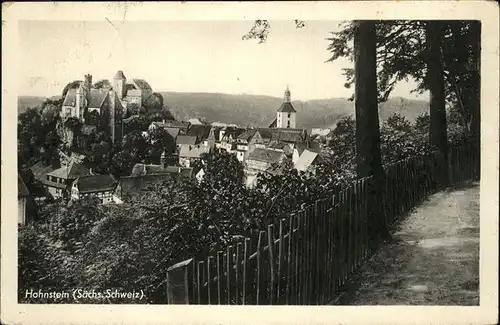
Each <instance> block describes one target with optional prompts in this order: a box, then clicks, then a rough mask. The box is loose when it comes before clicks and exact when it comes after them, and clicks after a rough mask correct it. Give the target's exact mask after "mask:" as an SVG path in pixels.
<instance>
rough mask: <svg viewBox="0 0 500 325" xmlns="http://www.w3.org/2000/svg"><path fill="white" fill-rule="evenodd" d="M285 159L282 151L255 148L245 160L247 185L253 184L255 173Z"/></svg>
mask: <svg viewBox="0 0 500 325" xmlns="http://www.w3.org/2000/svg"><path fill="white" fill-rule="evenodd" d="M285 159H286V156H285V154H284V153H283V152H280V151H275V150H271V149H267V148H265V149H262V148H255V149H254V150H253V151H252V152H251V153H250V154H249V155H248V157H247V159H246V161H245V176H246V183H247V186H253V185H254V183H255V180H256V177H257V174H259V173H262V172H267V171H269V170H270V169H272V168H273V166H274V165H279V164H282V163H283V161H284V160H285Z"/></svg>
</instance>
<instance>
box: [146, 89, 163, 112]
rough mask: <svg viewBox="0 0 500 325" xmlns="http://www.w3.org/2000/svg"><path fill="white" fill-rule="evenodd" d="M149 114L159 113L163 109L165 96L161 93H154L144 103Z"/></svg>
mask: <svg viewBox="0 0 500 325" xmlns="http://www.w3.org/2000/svg"><path fill="white" fill-rule="evenodd" d="M144 107H145V108H146V111H147V112H158V111H161V110H162V109H163V96H162V94H160V93H153V94H152V95H151V96H149V97H147V98H146V100H145V102H144Z"/></svg>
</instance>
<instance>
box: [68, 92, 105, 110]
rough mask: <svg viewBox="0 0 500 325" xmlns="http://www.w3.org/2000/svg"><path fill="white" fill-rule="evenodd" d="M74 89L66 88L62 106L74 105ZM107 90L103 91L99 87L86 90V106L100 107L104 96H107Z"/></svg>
mask: <svg viewBox="0 0 500 325" xmlns="http://www.w3.org/2000/svg"><path fill="white" fill-rule="evenodd" d="M76 91H77V90H76V89H70V90H68V92H67V94H66V97H65V98H64V102H63V106H71V107H75V105H76ZM108 94H109V92H108V91H104V90H99V89H90V91H88V92H87V96H86V97H87V101H88V103H89V104H88V107H89V108H102V105H103V104H104V101H105V100H106V97H107V96H108Z"/></svg>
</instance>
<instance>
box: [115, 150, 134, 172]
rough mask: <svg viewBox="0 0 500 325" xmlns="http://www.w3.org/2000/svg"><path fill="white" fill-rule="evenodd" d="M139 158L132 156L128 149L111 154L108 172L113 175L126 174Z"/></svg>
mask: <svg viewBox="0 0 500 325" xmlns="http://www.w3.org/2000/svg"><path fill="white" fill-rule="evenodd" d="M138 162H139V160H138V159H137V158H136V157H134V156H132V154H131V153H130V151H128V150H120V151H118V152H117V153H116V154H114V155H113V158H112V160H111V166H110V172H111V173H112V174H113V175H115V176H118V177H120V176H128V175H130V173H131V172H132V168H133V167H134V165H135V164H136V163H138Z"/></svg>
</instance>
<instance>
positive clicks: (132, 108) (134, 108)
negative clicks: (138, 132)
mask: <svg viewBox="0 0 500 325" xmlns="http://www.w3.org/2000/svg"><path fill="white" fill-rule="evenodd" d="M140 109H141V106H140V105H139V104H137V103H132V104H129V105H127V117H130V116H134V115H139V111H140Z"/></svg>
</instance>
